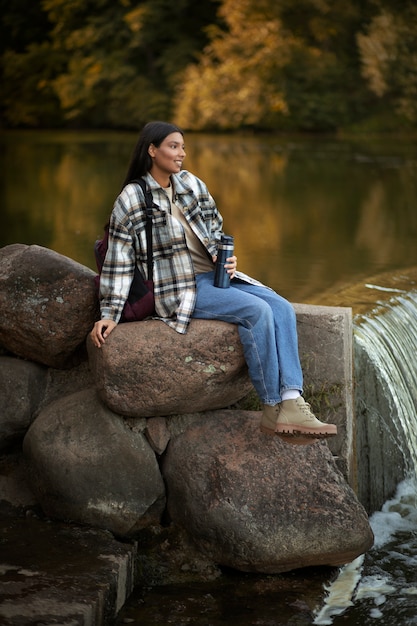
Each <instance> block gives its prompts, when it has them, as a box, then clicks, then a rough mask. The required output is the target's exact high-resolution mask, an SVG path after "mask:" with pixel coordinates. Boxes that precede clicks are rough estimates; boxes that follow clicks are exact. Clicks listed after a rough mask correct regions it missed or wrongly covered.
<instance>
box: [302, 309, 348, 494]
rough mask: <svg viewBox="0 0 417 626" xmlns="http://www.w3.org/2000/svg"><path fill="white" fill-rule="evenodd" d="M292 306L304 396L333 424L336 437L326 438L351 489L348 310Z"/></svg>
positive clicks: (320, 416)
mask: <svg viewBox="0 0 417 626" xmlns="http://www.w3.org/2000/svg"><path fill="white" fill-rule="evenodd" d="M294 308H295V311H296V314H297V327H298V338H299V352H300V359H301V365H302V368H303V374H304V397H305V398H306V400H307V401H308V402H310V403H311V405H312V408H313V410H314V412H315V414H316V415H317V417H318V418H319V419H321V420H323V421H324V422H331V423H333V424H337V428H338V434H337V437H334V438H329V439H328V440H327V441H328V444H329V447H330V450H331V451H332V453H333V455H334V456H335V457H336V461H337V465H338V467H339V469H340V471H341V472H342V473H343V475H344V476H345V478H346V480H347V481H348V482H349V484H350V485H351V486H352V487H353V488H355V487H356V485H355V475H354V474H355V472H354V466H355V463H354V449H353V446H354V442H353V432H354V411H353V365H352V363H353V357H352V354H353V334H352V333H353V331H352V309H351V308H349V307H332V306H316V305H310V304H294Z"/></svg>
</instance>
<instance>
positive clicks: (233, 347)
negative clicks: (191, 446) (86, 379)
mask: <svg viewBox="0 0 417 626" xmlns="http://www.w3.org/2000/svg"><path fill="white" fill-rule="evenodd" d="M87 347H88V355H89V361H90V368H91V371H92V373H93V376H94V380H95V384H96V388H97V391H98V393H99V395H100V397H101V399H102V400H103V402H105V404H107V406H109V407H110V408H111V409H112V410H113V411H115V412H116V413H120V414H121V415H127V416H131V417H155V416H164V415H171V414H176V413H192V412H195V411H204V410H209V409H216V408H223V407H227V406H230V405H231V404H233V403H234V402H236V401H237V400H239V399H240V398H243V397H244V396H245V395H246V394H247V393H248V392H249V391H250V390H251V389H252V384H251V382H250V380H249V377H248V373H247V367H246V362H245V359H244V356H243V349H242V345H241V343H240V339H239V334H238V330H237V327H236V326H235V325H232V324H226V323H225V322H218V321H212V320H192V321H191V324H190V326H189V329H188V332H187V333H186V334H185V335H180V334H179V333H177V332H175V331H174V330H172V329H171V328H169V327H168V326H167V325H166V324H164V323H163V322H160V321H156V320H146V321H143V322H134V323H130V324H120V325H119V326H117V327H116V328H115V329H114V330H113V332H112V333H111V335H110V336H109V337H108V339H107V341H106V343H105V344H104V346H102V347H101V348H100V349H98V348H96V347H95V346H94V345H93V343H92V341H91V339H90V338H88V340H87Z"/></svg>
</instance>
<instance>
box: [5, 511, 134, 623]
mask: <svg viewBox="0 0 417 626" xmlns="http://www.w3.org/2000/svg"><path fill="white" fill-rule="evenodd" d="M0 536H1V545H2V548H1V562H0V569H1V578H0V623H1V624H5V625H6V624H7V626H26V625H28V626H29V625H33V624H42V625H47V624H59V625H60V626H107V625H108V626H110V625H111V624H114V620H115V617H116V615H117V613H118V611H119V610H120V609H121V608H122V606H123V604H124V603H125V601H126V599H127V597H128V596H129V594H130V593H131V591H132V589H133V586H134V574H135V560H136V546H135V545H134V544H131V543H127V542H123V543H121V542H120V541H117V540H116V539H115V538H114V537H112V536H111V535H110V533H107V532H105V531H102V530H97V529H87V528H80V527H77V526H74V525H71V526H70V525H65V524H62V523H47V522H45V521H43V520H39V519H37V518H36V517H33V516H26V517H15V516H13V517H9V516H7V515H5V514H1V515H0Z"/></svg>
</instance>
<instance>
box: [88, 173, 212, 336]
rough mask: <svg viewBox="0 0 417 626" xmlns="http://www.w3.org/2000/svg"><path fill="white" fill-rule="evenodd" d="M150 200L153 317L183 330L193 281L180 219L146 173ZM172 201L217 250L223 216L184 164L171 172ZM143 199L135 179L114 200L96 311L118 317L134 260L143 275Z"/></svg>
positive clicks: (203, 239) (192, 296)
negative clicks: (152, 205)
mask: <svg viewBox="0 0 417 626" xmlns="http://www.w3.org/2000/svg"><path fill="white" fill-rule="evenodd" d="M144 179H145V181H146V183H147V185H148V186H149V188H150V190H151V192H152V196H153V201H154V203H155V204H156V205H158V208H154V209H153V233H152V236H153V280H154V294H155V311H156V315H157V317H159V318H160V319H161V320H163V321H164V322H165V323H166V324H168V325H169V326H171V327H172V328H174V329H175V330H176V331H178V332H179V333H185V332H186V331H187V326H188V324H189V321H190V318H191V316H192V313H193V311H194V306H195V300H196V286H195V274H194V268H193V262H192V259H191V255H190V252H189V251H188V247H187V244H186V240H185V234H184V230H183V228H182V226H181V224H180V223H179V222H178V221H177V220H176V219H174V218H173V217H172V216H171V214H170V208H171V205H170V201H169V198H168V196H167V194H166V192H165V191H164V190H163V188H162V187H161V186H160V185H159V184H158V183H157V182H156V181H155V180H154V178H153V177H152V176H151V175H150V174H147V175H146V176H144ZM171 181H172V185H173V199H174V202H175V203H176V204H177V205H178V206H179V207H180V208H181V209H182V211H183V212H184V215H185V217H186V219H187V221H188V222H189V224H190V226H191V228H192V230H193V231H194V233H195V234H196V235H197V237H198V239H199V240H200V241H201V242H202V244H203V245H204V247H205V248H206V250H207V254H208V256H209V258H211V257H212V256H213V255H215V254H217V244H218V241H219V239H220V236H221V235H222V225H223V218H222V216H221V215H220V213H219V211H218V210H217V207H216V204H215V202H214V199H213V198H212V196H211V195H210V193H209V191H208V189H207V187H206V185H205V184H204V183H203V182H202V181H201V180H200V179H198V178H197V177H196V176H194V175H193V174H191V173H190V172H188V171H186V170H182V171H181V172H180V173H179V174H173V175H172V176H171ZM146 259H147V250H146V214H145V199H144V195H143V192H142V189H141V188H140V186H139V185H138V184H134V183H130V184H128V185H126V187H125V188H124V189H123V190H122V192H121V194H120V195H119V196H118V198H117V199H116V201H115V204H114V207H113V211H112V214H111V218H110V229H109V246H108V250H107V255H106V259H105V261H104V265H103V269H102V273H101V278H100V305H101V317H102V318H105V319H112V320H114V321H115V322H118V321H119V320H120V316H121V314H122V310H123V306H124V303H125V301H126V299H127V296H128V294H129V289H130V285H131V282H132V278H133V272H134V268H135V263H136V264H137V265H138V267H139V269H140V270H141V272H142V275H143V276H144V277H145V278H146V277H147V267H146Z"/></svg>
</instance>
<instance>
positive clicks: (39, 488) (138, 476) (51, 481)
mask: <svg viewBox="0 0 417 626" xmlns="http://www.w3.org/2000/svg"><path fill="white" fill-rule="evenodd" d="M23 452H24V455H25V458H26V460H27V462H28V465H29V474H28V478H29V480H30V484H31V486H32V490H33V493H34V495H35V496H36V498H37V500H38V501H39V503H40V505H41V506H42V509H43V511H44V512H45V514H46V515H49V516H51V517H55V518H57V519H61V520H73V521H75V522H79V523H86V524H91V525H93V526H97V527H99V528H104V529H107V530H110V531H111V532H113V533H115V534H116V535H120V536H129V535H133V534H134V533H135V532H136V531H137V530H139V529H141V528H144V527H146V526H147V525H148V524H154V523H158V522H159V519H160V515H161V513H162V511H163V510H164V507H165V488H164V483H163V480H162V477H161V474H160V472H159V467H158V464H157V461H156V457H155V454H154V452H153V451H152V449H151V448H150V446H149V444H148V443H147V441H146V439H145V436H144V435H143V433H141V432H134V431H132V430H131V429H129V427H128V425H127V424H126V423H125V422H124V420H123V419H122V418H121V417H120V416H118V415H115V414H114V413H112V412H111V411H110V410H109V409H108V408H106V407H105V406H103V405H102V403H101V402H100V401H99V399H98V397H97V395H96V393H95V391H94V390H93V389H90V390H84V391H81V392H79V393H75V394H72V395H71V396H67V397H65V398H62V399H61V400H57V401H56V402H54V403H52V404H50V405H49V406H47V407H46V408H45V409H43V410H42V411H41V413H40V414H39V416H38V417H37V418H36V420H35V421H34V422H33V424H32V426H31V427H30V429H29V431H28V433H27V434H26V437H25V439H24V442H23Z"/></svg>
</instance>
